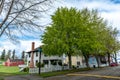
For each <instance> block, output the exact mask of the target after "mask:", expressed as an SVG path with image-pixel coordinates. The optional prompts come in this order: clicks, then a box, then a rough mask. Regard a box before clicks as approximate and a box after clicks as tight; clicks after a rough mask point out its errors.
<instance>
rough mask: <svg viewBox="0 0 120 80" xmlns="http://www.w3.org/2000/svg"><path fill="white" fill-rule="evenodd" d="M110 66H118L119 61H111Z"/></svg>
mask: <svg viewBox="0 0 120 80" xmlns="http://www.w3.org/2000/svg"><path fill="white" fill-rule="evenodd" d="M110 66H111V67H113V66H118V64H117V63H115V62H113V63H110Z"/></svg>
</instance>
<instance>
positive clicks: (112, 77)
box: [67, 74, 120, 79]
mask: <svg viewBox="0 0 120 80" xmlns="http://www.w3.org/2000/svg"><path fill="white" fill-rule="evenodd" d="M67 75H68V76H89V77H99V78H110V79H120V77H117V76H102V75H95V74H67Z"/></svg>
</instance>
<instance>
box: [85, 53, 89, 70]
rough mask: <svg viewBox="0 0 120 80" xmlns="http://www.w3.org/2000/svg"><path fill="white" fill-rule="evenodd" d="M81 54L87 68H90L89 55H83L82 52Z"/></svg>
mask: <svg viewBox="0 0 120 80" xmlns="http://www.w3.org/2000/svg"><path fill="white" fill-rule="evenodd" d="M83 56H84V58H85V63H86V66H87V68H90V65H89V63H88V58H89V56H88V55H85V54H84V53H83Z"/></svg>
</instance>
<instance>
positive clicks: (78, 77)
mask: <svg viewBox="0 0 120 80" xmlns="http://www.w3.org/2000/svg"><path fill="white" fill-rule="evenodd" d="M5 80H120V66H117V67H105V68H99V69H98V68H96V69H94V70H90V71H82V72H76V73H69V74H66V75H60V76H53V77H48V78H40V77H38V76H34V75H22V76H11V77H6V78H5Z"/></svg>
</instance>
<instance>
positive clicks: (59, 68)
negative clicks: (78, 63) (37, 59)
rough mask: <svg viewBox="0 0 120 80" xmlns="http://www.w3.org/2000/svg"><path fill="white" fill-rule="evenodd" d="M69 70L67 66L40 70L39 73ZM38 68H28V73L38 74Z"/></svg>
mask: <svg viewBox="0 0 120 80" xmlns="http://www.w3.org/2000/svg"><path fill="white" fill-rule="evenodd" d="M67 69H69V68H68V66H63V67H62V66H52V67H50V68H41V73H43V72H52V71H59V70H67ZM38 72H39V68H30V69H29V73H38Z"/></svg>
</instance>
